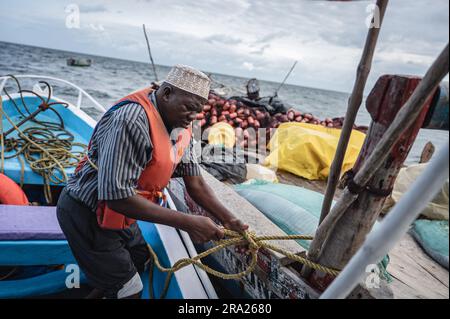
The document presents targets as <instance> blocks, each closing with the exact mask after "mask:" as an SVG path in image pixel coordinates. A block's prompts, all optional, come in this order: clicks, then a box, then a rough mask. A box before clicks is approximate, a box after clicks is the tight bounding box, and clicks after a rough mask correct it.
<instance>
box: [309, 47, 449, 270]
mask: <svg viewBox="0 0 450 319" xmlns="http://www.w3.org/2000/svg"><path fill="white" fill-rule="evenodd" d="M448 68H449V48H448V44H447V46H446V47H445V49H444V50H443V51H442V53H441V54H440V55H439V57H438V58H437V59H436V61H435V62H434V63H433V65H432V66H431V67H430V69H429V70H428V71H427V73H426V74H425V77H424V78H423V80H422V81H421V82H420V84H419V85H418V86H417V88H416V89H415V90H414V93H413V94H412V96H411V97H410V98H409V99H408V101H407V102H406V103H405V105H404V106H403V107H402V108H401V110H400V111H399V112H398V114H397V115H396V116H395V119H394V121H393V122H392V124H391V125H390V126H389V128H388V129H387V130H386V132H385V133H384V134H383V135H382V136H381V138H380V140H379V142H378V143H377V144H376V146H375V147H374V149H373V151H372V152H371V154H370V156H369V157H368V158H367V159H366V160H365V161H364V163H362V165H361V167H360V168H359V170H358V172H357V173H356V174H355V176H354V178H353V180H354V183H355V184H357V185H361V186H365V185H368V183H369V181H370V179H371V178H373V176H374V175H375V173H377V171H378V170H379V168H380V167H381V166H382V165H385V164H386V160H387V159H388V157H389V156H390V152H391V150H392V149H393V147H394V145H395V143H396V142H397V141H398V140H399V138H400V137H402V135H403V134H404V132H405V131H406V130H408V129H409V128H410V127H411V126H412V124H413V123H414V122H415V121H417V119H418V117H419V115H420V114H421V112H422V110H423V107H424V105H425V103H426V102H427V101H428V100H429V99H430V97H432V95H433V94H434V93H435V90H436V88H437V87H438V85H439V83H440V82H441V81H442V80H443V79H444V77H445V76H446V75H447V73H448ZM403 151H405V150H403ZM357 197H358V195H356V194H353V193H352V192H350V191H349V189H348V187H346V188H345V190H344V193H343V195H342V196H341V198H340V199H339V201H338V202H337V203H336V205H335V206H334V207H333V209H332V210H331V212H330V214H329V215H328V216H327V217H326V218H325V219H324V220H323V222H322V223H321V224H320V225H319V228H318V229H317V231H316V234H315V238H314V240H313V241H312V243H311V246H310V249H309V252H308V257H309V258H310V259H311V260H314V261H317V260H318V259H319V257H320V255H321V251H322V247H324V245H325V244H326V243H327V240H328V238H329V235H330V234H331V233H332V232H333V230H334V228H335V226H336V225H337V222H338V221H339V219H340V218H341V217H342V215H343V214H344V213H345V212H346V211H347V209H348V208H349V207H350V206H351V205H352V204H353V202H354V201H355V199H356V198H357ZM342 227H344V228H345V227H346V226H345V225H342ZM350 231H353V230H350ZM347 245H348V244H347ZM337 262H338V263H339V261H337Z"/></svg>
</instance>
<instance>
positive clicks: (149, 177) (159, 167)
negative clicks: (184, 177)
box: [77, 88, 192, 230]
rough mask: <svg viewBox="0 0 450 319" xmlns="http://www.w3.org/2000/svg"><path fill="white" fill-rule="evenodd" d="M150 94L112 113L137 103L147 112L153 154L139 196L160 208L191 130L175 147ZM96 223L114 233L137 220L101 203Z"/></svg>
mask: <svg viewBox="0 0 450 319" xmlns="http://www.w3.org/2000/svg"><path fill="white" fill-rule="evenodd" d="M151 92H152V89H151V88H146V89H143V90H140V91H137V92H134V93H132V94H130V95H128V96H126V97H124V98H123V99H121V100H120V101H119V102H117V103H116V105H115V106H113V107H112V110H115V109H117V108H119V107H121V106H122V105H125V104H127V103H128V102H134V103H138V104H139V105H141V106H142V107H143V108H144V110H145V113H146V114H147V118H148V122H149V126H150V132H149V133H150V138H151V141H152V144H153V150H152V159H151V160H150V161H149V162H148V163H147V166H146V167H145V169H144V170H143V171H142V173H141V175H140V177H139V179H138V182H137V193H138V194H139V195H141V196H144V197H145V198H147V199H148V200H150V201H152V202H154V203H158V204H161V201H164V199H165V198H164V195H163V190H164V188H165V187H166V186H167V185H168V184H169V181H170V178H171V177H172V174H173V172H174V170H175V168H176V166H177V165H178V163H179V162H180V161H181V158H182V156H183V154H184V151H185V149H186V148H187V147H188V146H189V143H190V140H191V136H192V132H191V130H190V129H183V130H181V131H180V132H179V133H178V134H177V140H176V143H175V145H173V144H172V142H171V140H170V136H169V133H168V132H167V129H166V126H165V125H164V122H163V120H162V118H161V116H160V114H159V112H158V110H157V109H156V108H155V106H154V105H153V104H152V103H151V101H150V99H149V97H148V96H149V94H150V93H151ZM86 162H87V158H86V157H85V158H84V159H83V160H82V161H81V162H80V164H79V165H78V167H77V170H79V169H80V168H81V166H82V165H85V163H86ZM97 221H98V224H99V226H100V227H101V228H104V229H113V230H120V229H125V228H127V227H129V226H130V225H131V224H133V223H134V222H135V220H134V219H132V218H128V217H126V216H124V215H123V214H120V213H118V212H115V211H114V210H112V209H111V208H109V207H108V205H106V203H105V202H104V201H99V202H98V206H97Z"/></svg>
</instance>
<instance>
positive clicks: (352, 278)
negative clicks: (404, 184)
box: [320, 140, 449, 299]
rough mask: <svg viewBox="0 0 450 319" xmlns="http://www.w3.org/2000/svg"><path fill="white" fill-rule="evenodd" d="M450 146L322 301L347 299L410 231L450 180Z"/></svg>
mask: <svg viewBox="0 0 450 319" xmlns="http://www.w3.org/2000/svg"><path fill="white" fill-rule="evenodd" d="M448 151H449V144H448V140H447V145H446V146H445V147H444V148H443V149H442V150H441V151H440V152H439V153H438V154H437V156H436V158H435V159H433V160H432V161H431V163H430V164H429V166H428V167H427V168H426V170H425V171H424V172H423V173H422V174H421V175H420V176H419V178H418V179H417V181H415V182H414V184H413V185H412V186H411V188H410V189H409V190H408V192H407V193H406V194H404V195H403V196H402V198H401V199H400V201H399V202H398V203H397V204H396V205H395V207H394V209H392V210H391V211H390V212H389V214H388V215H387V217H385V218H384V219H383V221H382V222H381V224H380V225H379V227H378V228H377V229H375V230H374V231H373V232H372V233H370V234H369V236H368V237H367V240H366V241H365V243H364V245H363V246H362V247H361V248H360V249H359V250H358V252H357V253H356V254H355V256H354V257H353V258H352V259H351V260H350V261H349V263H348V265H347V266H346V267H345V268H344V270H343V271H342V272H341V273H340V274H339V276H338V277H337V278H336V280H335V281H333V283H332V284H331V285H330V286H329V287H328V289H327V290H326V291H325V292H324V293H323V294H322V295H321V296H320V298H321V299H337V298H345V297H346V296H347V295H348V294H349V293H350V292H351V291H352V290H353V288H355V287H356V286H357V285H358V283H359V282H361V281H362V280H363V279H364V275H366V276H367V273H365V271H366V267H367V265H370V264H374V263H377V262H378V261H379V260H380V259H381V258H383V256H385V255H386V254H387V253H388V252H389V251H390V250H391V249H392V248H393V247H394V245H395V244H396V243H397V242H398V241H399V240H400V239H401V238H402V237H403V236H404V234H405V233H406V232H407V231H408V228H409V227H410V225H411V224H412V223H413V222H414V220H415V219H416V218H417V216H418V215H419V214H420V213H421V212H422V211H423V209H424V208H425V207H426V205H427V203H429V202H430V200H432V199H433V197H435V196H436V193H438V192H439V190H440V189H441V188H442V185H443V184H444V183H445V181H446V180H447V178H448V160H449V158H448Z"/></svg>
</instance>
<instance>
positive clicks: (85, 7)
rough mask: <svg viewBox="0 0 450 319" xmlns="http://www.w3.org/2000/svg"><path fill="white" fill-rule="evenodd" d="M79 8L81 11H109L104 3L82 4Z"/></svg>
mask: <svg viewBox="0 0 450 319" xmlns="http://www.w3.org/2000/svg"><path fill="white" fill-rule="evenodd" d="M79 8H80V12H81V13H98V12H107V11H108V9H107V8H106V6H105V5H103V4H80V5H79Z"/></svg>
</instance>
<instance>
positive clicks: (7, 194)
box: [0, 173, 29, 206]
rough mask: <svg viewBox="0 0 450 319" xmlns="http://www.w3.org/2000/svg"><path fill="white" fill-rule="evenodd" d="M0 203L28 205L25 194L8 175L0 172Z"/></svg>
mask: <svg viewBox="0 0 450 319" xmlns="http://www.w3.org/2000/svg"><path fill="white" fill-rule="evenodd" d="M0 204H5V205H22V206H24V205H29V201H28V198H27V195H25V193H24V192H23V190H22V189H21V188H20V187H19V185H17V184H16V183H15V182H14V181H13V180H12V179H10V178H9V177H8V176H6V175H4V174H2V173H0Z"/></svg>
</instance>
